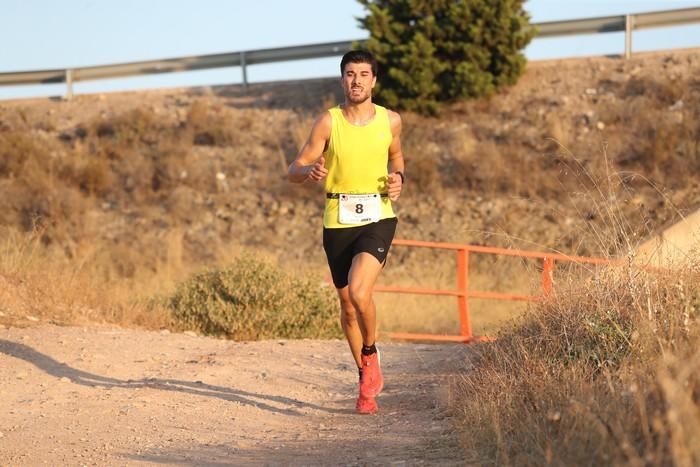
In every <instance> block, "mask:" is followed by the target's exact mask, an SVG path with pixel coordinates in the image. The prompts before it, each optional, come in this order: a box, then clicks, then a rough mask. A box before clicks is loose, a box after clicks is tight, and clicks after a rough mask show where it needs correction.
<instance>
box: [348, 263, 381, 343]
mask: <svg viewBox="0 0 700 467" xmlns="http://www.w3.org/2000/svg"><path fill="white" fill-rule="evenodd" d="M381 270H382V264H381V263H380V262H379V260H377V258H375V257H374V256H372V255H371V254H369V253H364V252H363V253H359V254H357V255H355V257H354V258H353V260H352V266H351V267H350V273H349V274H348V283H349V284H348V292H349V294H348V295H349V297H350V302H351V303H352V305H353V306H354V308H355V310H356V311H357V318H358V321H359V324H360V329H362V343H363V344H364V345H366V346H370V345H373V344H374V341H375V340H376V337H377V312H376V308H375V306H374V300H372V290H373V289H374V283H375V282H376V281H377V277H379V273H380V272H381Z"/></svg>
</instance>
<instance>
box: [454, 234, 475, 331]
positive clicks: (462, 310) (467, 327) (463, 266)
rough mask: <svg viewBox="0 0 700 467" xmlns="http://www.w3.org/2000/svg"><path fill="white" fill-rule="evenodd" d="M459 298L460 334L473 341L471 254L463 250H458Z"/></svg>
mask: <svg viewBox="0 0 700 467" xmlns="http://www.w3.org/2000/svg"><path fill="white" fill-rule="evenodd" d="M457 290H458V291H459V293H460V295H459V296H458V297H457V302H458V304H459V327H460V334H461V335H462V336H464V337H467V338H469V339H471V337H472V323H471V321H470V320H469V252H468V251H467V250H466V249H465V248H462V249H460V250H457Z"/></svg>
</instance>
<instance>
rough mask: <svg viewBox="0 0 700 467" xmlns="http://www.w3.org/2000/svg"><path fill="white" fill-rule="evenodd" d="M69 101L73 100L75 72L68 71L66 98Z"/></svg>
mask: <svg viewBox="0 0 700 467" xmlns="http://www.w3.org/2000/svg"><path fill="white" fill-rule="evenodd" d="M65 99H66V100H67V101H69V100H71V99H73V70H71V69H70V68H69V69H67V70H66V97H65Z"/></svg>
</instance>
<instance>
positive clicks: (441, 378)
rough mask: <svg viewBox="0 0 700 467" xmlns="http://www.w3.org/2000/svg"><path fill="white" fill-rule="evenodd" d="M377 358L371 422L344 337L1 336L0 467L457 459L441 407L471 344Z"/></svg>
mask: <svg viewBox="0 0 700 467" xmlns="http://www.w3.org/2000/svg"><path fill="white" fill-rule="evenodd" d="M381 350H382V362H383V368H384V373H385V378H386V380H387V382H386V386H385V390H384V392H383V393H382V395H381V396H380V397H379V399H378V402H379V404H380V414H379V415H376V416H359V415H356V414H354V411H353V409H354V402H355V390H356V389H355V382H356V373H355V370H354V369H353V366H352V365H350V364H349V362H348V351H347V348H346V344H345V343H344V342H341V341H312V340H302V341H283V340H280V341H265V342H251V343H244V342H231V341H225V340H217V339H212V338H204V337H195V336H190V335H185V334H169V333H165V332H161V333H158V332H145V331H135V330H126V329H112V328H67V327H56V326H38V327H33V328H25V329H19V328H10V329H0V388H2V389H1V392H2V393H1V394H0V465H2V466H5V465H8V466H9V465H12V466H17V465H100V466H103V465H119V466H122V465H192V464H194V465H212V466H213V465H216V466H221V465H261V464H262V465H300V464H303V465H329V464H333V465H338V464H342V465H368V464H369V465H423V464H426V465H428V464H429V465H436V464H437V465H448V464H449V465H455V464H461V463H463V459H464V456H463V453H462V452H461V450H460V448H459V446H458V443H457V440H456V437H455V435H454V434H453V432H452V427H451V426H450V420H449V418H448V417H447V416H446V412H445V408H444V402H443V401H444V400H445V396H446V395H445V394H444V391H445V389H444V388H445V387H446V385H445V382H446V380H447V378H449V377H450V374H451V372H452V371H453V370H455V369H458V368H460V366H463V365H464V358H465V352H466V348H465V347H461V346H458V345H442V346H433V345H416V344H383V345H382V346H381ZM441 392H443V393H441Z"/></svg>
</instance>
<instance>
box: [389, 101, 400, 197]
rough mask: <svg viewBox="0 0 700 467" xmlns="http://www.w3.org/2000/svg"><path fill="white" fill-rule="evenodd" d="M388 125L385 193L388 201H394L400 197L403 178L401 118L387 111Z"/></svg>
mask: <svg viewBox="0 0 700 467" xmlns="http://www.w3.org/2000/svg"><path fill="white" fill-rule="evenodd" d="M389 123H390V124H391V136H392V138H391V145H390V146H389V177H388V178H387V184H386V188H387V193H389V199H390V200H392V201H396V200H397V199H399V196H401V190H402V189H403V182H404V177H402V176H401V175H399V172H400V173H401V174H403V171H404V161H403V153H402V152H401V116H400V115H399V114H398V113H396V112H392V111H391V110H390V111H389Z"/></svg>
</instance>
